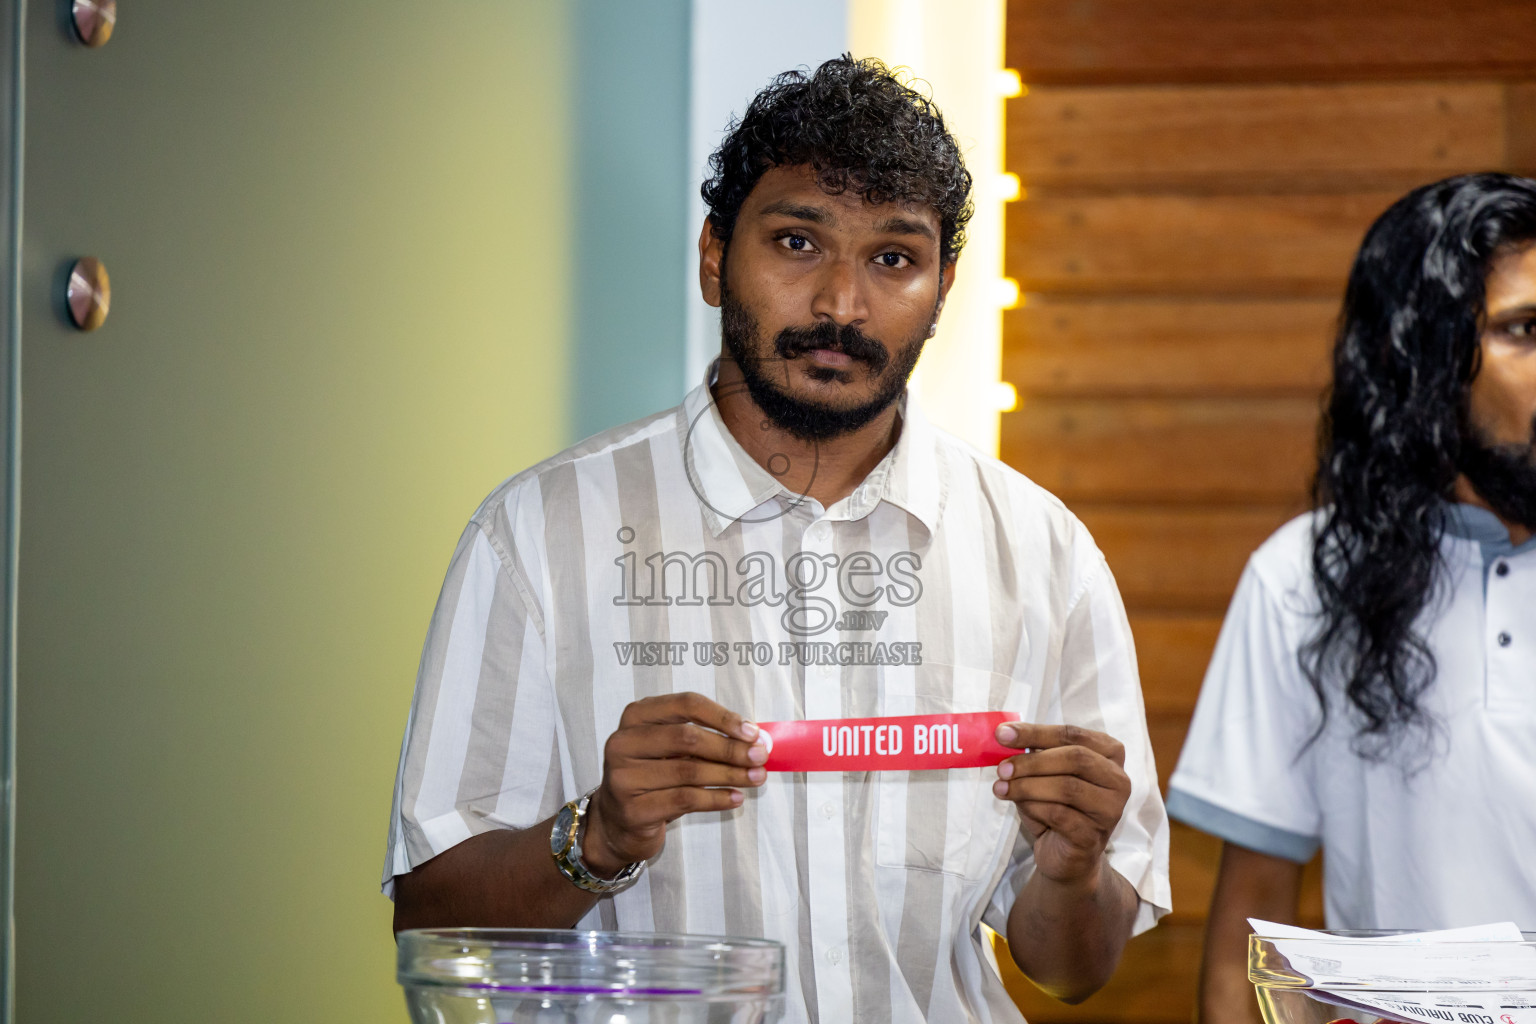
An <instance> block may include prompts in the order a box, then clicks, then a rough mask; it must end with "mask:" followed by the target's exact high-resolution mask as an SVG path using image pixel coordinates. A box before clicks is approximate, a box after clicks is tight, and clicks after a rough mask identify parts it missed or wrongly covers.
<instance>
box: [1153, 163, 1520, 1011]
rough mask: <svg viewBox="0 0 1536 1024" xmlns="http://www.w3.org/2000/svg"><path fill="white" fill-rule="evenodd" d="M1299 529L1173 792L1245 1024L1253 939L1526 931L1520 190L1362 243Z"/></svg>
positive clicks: (1386, 220)
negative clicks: (1311, 493)
mask: <svg viewBox="0 0 1536 1024" xmlns="http://www.w3.org/2000/svg"><path fill="white" fill-rule="evenodd" d="M1333 364H1334V371H1333V388H1332V393H1331V395H1330V398H1329V403H1328V409H1327V415H1326V417H1325V420H1324V430H1323V436H1322V444H1321V450H1320V456H1319V461H1318V467H1317V478H1316V485H1315V491H1316V493H1315V501H1316V510H1315V511H1313V512H1311V513H1309V514H1307V515H1304V516H1302V517H1300V518H1298V519H1296V520H1293V521H1292V522H1291V523H1289V524H1287V525H1286V526H1284V527H1282V528H1281V529H1280V531H1279V532H1278V533H1276V534H1275V535H1274V536H1273V537H1271V538H1270V539H1269V540H1268V541H1267V542H1265V544H1264V545H1263V546H1262V547H1261V548H1260V549H1259V550H1258V551H1257V552H1256V553H1255V554H1254V556H1253V557H1252V559H1250V561H1249V563H1248V567H1247V569H1246V571H1245V572H1244V574H1243V577H1242V580H1241V582H1240V583H1239V584H1238V587H1237V593H1236V594H1235V595H1234V596H1233V598H1232V606H1231V608H1230V609H1229V611H1228V612H1227V619H1226V622H1225V624H1224V625H1223V627H1222V631H1221V638H1220V640H1219V642H1218V643H1217V646H1216V653H1215V655H1214V657H1213V658H1212V661H1211V665H1210V668H1209V670H1208V671H1207V673H1206V678H1205V685H1204V688H1203V690H1202V692H1201V694H1200V701H1199V704H1198V706H1197V708H1196V711H1195V717H1194V722H1193V723H1192V725H1191V727H1190V732H1189V737H1188V739H1187V740H1186V741H1185V746H1184V751H1183V754H1182V756H1181V757H1180V760H1179V765H1178V769H1177V771H1175V772H1174V775H1173V779H1172V782H1171V784H1170V789H1169V797H1168V807H1169V811H1170V812H1171V813H1172V814H1173V815H1174V816H1175V817H1177V818H1180V819H1182V820H1184V821H1185V822H1187V823H1189V824H1191V825H1194V826H1196V827H1197V828H1201V829H1204V830H1205V831H1207V832H1211V833H1213V834H1214V835H1217V836H1219V837H1221V838H1222V839H1223V840H1225V843H1224V846H1223V853H1222V859H1221V870H1220V874H1219V876H1218V879H1217V883H1216V890H1215V896H1214V899H1213V903H1212V907H1211V916H1210V922H1209V925H1208V930H1207V937H1206V949H1205V964H1204V971H1203V975H1202V983H1201V997H1200V1006H1201V1013H1200V1017H1201V1019H1204V1020H1209V1021H1219V1022H1221V1024H1228V1022H1231V1021H1242V1020H1252V1021H1255V1022H1256V1021H1258V1020H1259V1013H1258V1008H1257V1006H1256V1005H1255V1002H1254V998H1253V988H1252V986H1251V985H1250V984H1249V983H1248V978H1247V969H1246V950H1247V936H1248V934H1249V931H1250V929H1249V926H1248V923H1247V919H1248V918H1249V917H1257V918H1262V919H1265V920H1272V921H1279V922H1282V923H1287V922H1292V921H1294V920H1295V918H1296V915H1297V909H1298V900H1299V896H1300V886H1301V873H1302V865H1303V864H1305V863H1306V862H1307V861H1308V860H1309V859H1310V858H1311V857H1312V855H1313V853H1315V852H1316V851H1317V849H1318V847H1319V846H1321V847H1322V849H1323V852H1324V871H1325V878H1324V896H1325V903H1326V909H1327V921H1328V925H1329V927H1333V928H1406V929H1437V928H1450V927H1456V926H1460V925H1472V924H1485V923H1488V922H1493V921H1509V920H1513V921H1514V922H1515V923H1517V924H1518V925H1519V926H1520V927H1521V928H1524V929H1527V930H1536V875H1533V872H1532V869H1531V851H1532V850H1533V849H1536V540H1533V539H1532V535H1533V532H1536V181H1530V180H1528V179H1525V178H1517V177H1512V176H1510V175H1505V174H1471V175H1464V176H1461V177H1457V178H1451V179H1448V180H1446V181H1441V182H1437V183H1435V184H1432V185H1426V186H1424V187H1423V188H1420V189H1417V190H1415V191H1413V192H1411V193H1409V194H1408V195H1407V196H1405V197H1404V198H1402V199H1400V200H1398V201H1397V202H1396V203H1395V204H1394V205H1393V206H1392V207H1391V208H1390V209H1389V210H1387V211H1386V212H1385V213H1384V214H1382V216H1381V217H1380V219H1378V220H1377V221H1376V223H1375V224H1374V225H1372V227H1371V229H1370V231H1369V232H1368V233H1367V234H1366V237H1365V241H1364V243H1363V244H1362V246H1361V248H1360V253H1359V255H1358V256H1357V257H1356V259H1355V264H1354V269H1353V270H1352V271H1351V273H1350V278H1349V285H1348V288H1347V290H1346V292H1345V297H1344V311H1343V316H1342V317H1341V319H1340V326H1339V333H1338V337H1337V341H1336V343H1335V346H1334V359H1333Z"/></svg>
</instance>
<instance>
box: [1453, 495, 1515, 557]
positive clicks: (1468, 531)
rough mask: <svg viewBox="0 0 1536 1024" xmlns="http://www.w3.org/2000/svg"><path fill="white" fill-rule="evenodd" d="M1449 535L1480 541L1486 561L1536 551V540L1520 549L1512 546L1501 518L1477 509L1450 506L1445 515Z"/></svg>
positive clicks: (1483, 509)
mask: <svg viewBox="0 0 1536 1024" xmlns="http://www.w3.org/2000/svg"><path fill="white" fill-rule="evenodd" d="M1445 532H1446V533H1447V534H1449V535H1450V536H1452V537H1459V538H1461V539H1462V540H1470V541H1476V542H1477V544H1478V545H1479V546H1480V547H1481V548H1482V551H1483V557H1484V558H1485V559H1487V558H1493V557H1496V556H1499V555H1511V554H1521V553H1523V552H1525V551H1528V550H1531V549H1533V548H1536V537H1533V538H1532V539H1530V540H1528V541H1526V542H1525V543H1524V544H1521V545H1520V546H1519V547H1516V546H1515V545H1514V544H1512V543H1511V542H1510V539H1509V530H1507V529H1505V527H1504V524H1503V523H1501V522H1499V517H1498V516H1496V515H1494V514H1493V513H1492V512H1490V511H1488V510H1487V509H1485V508H1481V507H1479V506H1477V505H1467V504H1464V503H1462V502H1448V503H1447V504H1446V512H1445Z"/></svg>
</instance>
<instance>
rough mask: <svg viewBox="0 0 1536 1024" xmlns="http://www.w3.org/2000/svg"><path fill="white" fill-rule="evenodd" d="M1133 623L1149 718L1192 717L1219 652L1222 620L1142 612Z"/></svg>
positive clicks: (1198, 615) (1190, 615) (1198, 616)
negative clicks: (1207, 669)
mask: <svg viewBox="0 0 1536 1024" xmlns="http://www.w3.org/2000/svg"><path fill="white" fill-rule="evenodd" d="M1130 619H1131V633H1132V635H1133V636H1134V637H1135V638H1136V663H1137V666H1138V667H1139V668H1140V669H1141V690H1142V695H1143V697H1144V698H1145V700H1146V705H1147V714H1149V715H1179V714H1183V715H1187V714H1189V709H1190V708H1192V707H1194V706H1195V698H1196V697H1197V696H1198V695H1199V693H1200V682H1201V680H1202V679H1203V678H1204V677H1205V666H1206V665H1207V664H1209V662H1210V660H1211V652H1212V651H1214V650H1215V649H1216V636H1217V634H1218V633H1219V632H1220V631H1221V616H1220V615H1215V614H1179V613H1176V612H1173V613H1169V612H1138V613H1136V614H1133V615H1131V616H1130Z"/></svg>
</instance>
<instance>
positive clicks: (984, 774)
mask: <svg viewBox="0 0 1536 1024" xmlns="http://www.w3.org/2000/svg"><path fill="white" fill-rule="evenodd" d="M682 690H694V691H697V692H700V693H703V694H704V695H706V696H709V697H712V698H714V699H715V700H717V701H719V702H720V703H721V704H724V705H725V706H726V707H729V708H731V709H733V710H736V711H738V712H740V713H742V714H744V715H746V716H748V717H749V718H753V719H755V720H757V721H783V720H789V719H804V718H809V719H817V718H845V717H865V716H879V715H911V714H923V713H935V712H944V711H989V710H999V711H1015V712H1017V713H1019V714H1021V715H1023V716H1024V717H1025V718H1027V719H1029V720H1031V721H1039V722H1062V721H1067V722H1072V723H1076V724H1079V725H1083V726H1086V727H1088V728H1092V729H1098V730H1101V731H1104V732H1108V733H1110V734H1111V735H1113V736H1115V737H1116V738H1117V739H1119V740H1120V741H1121V742H1122V743H1124V744H1125V749H1126V760H1125V769H1126V772H1127V773H1128V774H1129V775H1130V778H1131V783H1132V791H1131V795H1130V799H1129V802H1128V803H1127V804H1126V808H1125V812H1124V815H1123V816H1122V818H1121V820H1120V825H1119V827H1118V828H1116V829H1115V831H1114V834H1113V835H1112V837H1111V841H1110V845H1109V851H1108V856H1109V861H1110V864H1111V865H1112V866H1113V867H1114V868H1115V870H1117V871H1118V872H1119V873H1120V874H1121V875H1123V876H1124V877H1125V878H1126V879H1128V880H1129V881H1130V883H1131V885H1132V886H1134V887H1135V889H1136V892H1137V893H1138V895H1139V896H1140V899H1141V907H1140V910H1139V913H1138V915H1137V924H1136V927H1137V929H1138V930H1140V929H1144V928H1149V927H1151V926H1152V924H1153V922H1154V921H1155V920H1156V919H1157V917H1158V916H1159V915H1161V914H1163V913H1166V912H1167V908H1168V906H1169V897H1168V845H1167V844H1168V821H1167V817H1166V815H1165V813H1164V811H1163V805H1162V799H1161V797H1160V795H1159V794H1158V789H1157V772H1156V770H1155V768H1154V766H1153V762H1152V749H1151V745H1150V743H1149V742H1148V740H1147V731H1146V724H1145V719H1144V715H1143V711H1142V701H1141V690H1140V687H1139V686H1138V683H1137V675H1136V660H1135V654H1134V652H1133V650H1132V643H1131V634H1130V629H1129V626H1128V624H1127V622H1126V617H1125V612H1124V609H1123V608H1122V606H1121V603H1120V597H1119V594H1118V592H1117V591H1116V588H1115V582H1114V578H1113V577H1112V576H1111V575H1110V572H1109V568H1108V566H1107V565H1106V564H1105V562H1104V556H1103V555H1102V554H1100V552H1099V550H1098V548H1097V547H1095V546H1094V543H1093V541H1092V540H1091V539H1090V538H1089V536H1088V532H1087V531H1086V530H1085V529H1084V528H1083V526H1082V524H1081V523H1080V522H1078V520H1077V519H1076V518H1075V517H1074V516H1073V515H1072V514H1071V513H1070V512H1068V511H1067V510H1066V509H1065V508H1064V507H1063V506H1062V504H1061V503H1060V502H1059V501H1057V500H1056V499H1054V498H1052V497H1051V496H1050V495H1049V494H1046V493H1045V492H1044V491H1042V490H1041V489H1040V488H1039V487H1037V486H1035V485H1034V484H1032V483H1030V482H1029V481H1028V480H1026V479H1025V478H1024V477H1022V476H1020V475H1019V474H1018V473H1017V472H1015V471H1013V470H1012V469H1009V468H1008V467H1007V466H1005V465H1003V464H1002V463H1000V462H998V461H996V460H994V459H989V458H986V457H984V456H982V455H980V454H979V453H977V452H976V451H975V450H973V449H971V448H969V447H967V446H965V445H964V444H962V443H961V442H959V441H957V440H956V439H954V438H952V437H950V436H948V435H946V434H944V433H943V432H941V431H939V430H936V429H934V428H933V427H932V426H930V425H929V424H928V423H927V422H926V421H925V420H924V418H923V417H922V415H921V414H920V413H919V412H918V410H917V407H916V405H915V404H913V403H910V402H908V403H906V404H905V405H904V406H903V421H902V429H901V435H900V439H899V440H898V442H897V444H896V446H895V448H894V449H892V451H891V452H890V453H889V454H888V455H887V456H886V457H885V459H884V460H882V461H881V462H880V464H879V465H878V466H876V467H875V469H874V470H873V471H872V472H871V473H870V475H869V476H868V477H867V478H865V480H864V482H863V483H862V484H861V485H860V486H859V487H858V488H857V489H856V490H855V491H854V492H853V493H852V494H851V495H849V496H848V497H847V498H844V499H843V500H841V501H839V502H837V503H835V504H833V505H831V506H829V507H825V508H824V507H822V506H821V505H820V504H819V503H818V502H816V501H815V500H813V499H809V498H802V497H800V496H797V495H795V494H793V493H790V492H788V491H787V490H786V489H785V488H784V487H783V485H782V484H780V482H779V480H778V479H777V478H775V477H774V476H773V475H771V474H770V473H769V472H768V471H767V470H765V469H764V468H763V467H762V466H759V465H758V464H757V463H756V462H754V461H753V460H752V459H751V458H750V457H749V456H748V455H747V453H746V452H745V451H744V450H743V449H742V447H741V446H740V445H739V444H738V443H737V442H736V440H735V438H734V437H733V436H732V435H731V433H730V431H729V430H728V429H727V428H726V427H725V424H724V423H723V422H722V420H721V419H720V415H719V411H718V410H717V409H716V407H715V404H714V401H713V400H712V398H711V396H710V391H709V389H708V388H707V387H704V386H700V387H698V388H696V389H695V390H694V391H693V392H692V393H691V394H689V396H688V398H687V400H686V401H685V402H684V403H683V405H682V406H681V407H680V408H677V409H672V410H669V411H667V412H665V413H661V414H658V415H656V416H653V417H651V418H649V419H646V420H643V421H641V422H639V423H633V424H630V425H628V426H625V427H620V428H617V429H615V430H612V431H609V432H608V433H606V434H602V435H599V436H598V437H595V438H592V439H591V440H588V441H586V442H583V443H582V444H580V445H578V446H576V447H575V448H573V449H570V450H569V451H566V452H564V453H562V454H560V455H558V456H556V457H554V458H552V459H550V460H548V461H546V462H544V463H541V464H540V465H538V466H535V467H533V468H532V469H529V470H527V471H526V472H523V473H519V474H518V475H517V476H515V477H513V478H512V479H511V480H509V481H507V483H505V484H503V485H502V486H501V487H500V488H498V489H497V490H496V491H495V492H494V493H493V494H492V495H491V496H490V497H489V498H488V499H487V500H486V502H485V504H484V505H482V506H481V508H480V511H479V512H478V513H476V515H475V516H474V519H473V521H472V522H471V523H470V525H469V528H468V529H467V530H466V531H465V533H464V536H463V538H462V540H461V541H460V543H459V548H458V551H457V552H455V554H454V558H453V563H452V565H451V567H450V568H449V572H448V578H447V580H446V581H445V583H444V586H443V593H442V598H441V599H440V601H439V603H438V607H437V611H436V613H435V614H434V616H433V619H432V625H431V628H430V630H429V632H428V635H427V641H426V646H425V649H424V651H423V654H422V662H421V670H420V675H419V677H418V679H417V688H416V698H415V702H414V704H413V706H412V710H411V718H410V722H409V724H408V725H407V727H406V737H405V744H404V748H403V750H402V752H401V761H400V772H399V778H398V780H397V782H396V789H395V810H394V818H393V821H392V822H391V827H390V841H389V851H388V854H387V856H386V860H385V867H384V887H385V890H386V891H389V889H390V888H391V886H392V882H393V878H394V876H395V875H397V874H400V873H402V872H406V871H410V870H411V869H412V868H413V867H415V866H416V865H418V864H420V863H421V862H422V861H425V860H427V859H429V858H431V857H433V856H435V855H437V854H439V853H441V852H442V851H443V850H446V849H448V848H449V847H451V846H453V845H454V844H455V843H458V842H460V841H462V840H464V839H467V838H469V837H470V836H472V835H477V834H479V833H482V832H486V831H489V830H492V829H498V828H527V827H529V826H531V825H533V824H535V823H536V822H539V821H542V820H543V819H545V818H547V817H548V816H549V815H551V814H553V813H554V812H555V810H556V809H558V808H559V806H560V805H561V804H562V803H564V802H566V801H567V800H571V799H574V798H576V797H578V796H580V795H581V794H582V793H584V792H586V791H587V790H589V789H591V788H593V787H594V786H596V785H597V784H598V782H599V781H600V780H601V778H602V754H603V744H604V742H605V741H606V740H607V738H608V737H609V736H610V735H611V734H612V733H613V731H614V729H615V728H616V727H617V726H618V721H619V715H620V714H621V713H622V712H623V710H624V707H625V706H626V705H627V704H629V703H630V702H631V701H633V700H636V699H637V698H641V697H646V696H651V695H656V694H664V693H673V692H677V691H682ZM995 780H996V774H995V772H994V770H993V769H990V768H969V769H955V770H953V771H912V772H905V771H891V772H815V773H791V772H776V773H772V774H770V775H769V777H768V781H767V782H766V784H764V785H763V786H761V787H760V788H756V789H750V790H748V791H747V793H746V800H745V802H744V803H743V805H742V806H741V807H738V808H736V809H735V810H733V811H729V812H726V813H720V814H690V815H686V816H684V817H682V818H680V819H678V820H677V821H676V822H674V823H673V824H672V825H671V826H670V827H669V828H668V830H667V842H666V847H665V849H664V850H663V851H662V853H661V854H660V855H659V856H658V857H657V858H655V859H654V860H653V861H651V863H650V864H649V866H648V867H647V869H646V871H645V872H644V873H643V874H642V875H641V876H640V881H639V883H638V884H637V885H635V886H634V887H633V888H632V889H629V890H628V891H626V892H623V893H620V894H619V895H617V896H615V897H613V898H610V899H604V900H601V901H599V902H598V903H597V905H596V906H595V907H594V908H593V909H592V911H591V912H590V913H589V914H588V915H587V916H586V918H584V919H583V921H582V926H583V927H588V928H605V929H623V930H636V931H668V932H693V933H706V934H708V933H713V934H720V933H724V934H732V935H747V936H764V937H768V938H772V939H777V940H779V941H781V942H783V943H784V944H785V946H786V947H787V949H788V958H787V960H788V964H787V966H788V978H787V989H788V991H787V1000H786V1002H787V1006H786V1016H785V1020H786V1022H788V1024H803V1022H807V1021H822V1022H826V1024H844V1022H847V1021H880V1022H882V1024H884V1022H896V1024H918V1022H920V1021H942V1022H944V1024H959V1022H964V1021H992V1022H999V1024H1001V1022H1018V1021H1020V1020H1021V1019H1022V1018H1021V1016H1020V1014H1019V1011H1018V1008H1017V1007H1016V1006H1014V1004H1013V1002H1012V1000H1011V999H1010V998H1009V997H1008V994H1007V992H1006V991H1005V990H1004V988H1003V985H1002V982H1001V981H1000V980H999V978H998V976H997V974H996V972H995V971H994V969H993V967H992V966H991V963H990V960H989V956H990V946H989V944H988V942H987V939H986V936H985V935H984V933H983V932H982V930H981V924H982V922H983V921H986V922H987V923H988V924H990V925H992V926H993V927H995V928H1002V927H1005V926H1006V919H1007V916H1008V912H1009V909H1010V908H1011V906H1012V904H1013V902H1014V898H1015V896H1016V894H1017V893H1018V892H1019V890H1020V889H1021V888H1022V887H1023V885H1024V883H1025V882H1026V881H1027V880H1028V878H1029V877H1030V874H1031V872H1032V871H1033V869H1034V859H1033V856H1032V851H1031V847H1030V843H1029V841H1028V840H1027V838H1026V833H1025V832H1024V831H1023V829H1022V828H1021V827H1020V823H1019V817H1018V814H1017V812H1016V811H1015V809H1014V807H1013V806H1012V805H1011V804H1007V803H1004V802H1002V801H1000V800H998V799H997V797H995V796H994V795H993V794H992V783H993V782H994V781H995Z"/></svg>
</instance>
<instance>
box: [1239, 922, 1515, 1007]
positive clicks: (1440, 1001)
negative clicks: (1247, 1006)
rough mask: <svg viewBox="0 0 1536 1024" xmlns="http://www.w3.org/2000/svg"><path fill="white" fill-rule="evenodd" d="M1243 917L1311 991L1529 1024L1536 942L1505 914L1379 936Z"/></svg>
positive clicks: (1334, 998)
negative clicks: (1500, 918) (1493, 920)
mask: <svg viewBox="0 0 1536 1024" xmlns="http://www.w3.org/2000/svg"><path fill="white" fill-rule="evenodd" d="M1248 923H1249V924H1250V925H1252V926H1253V930H1254V934H1256V935H1259V936H1261V937H1263V938H1266V939H1270V940H1272V941H1273V944H1274V947H1275V951H1276V952H1277V953H1279V954H1280V955H1281V956H1283V957H1285V959H1286V960H1287V961H1288V962H1289V963H1290V965H1291V969H1292V970H1293V971H1295V972H1296V973H1297V974H1300V975H1302V976H1304V977H1306V978H1307V979H1308V981H1309V982H1310V983H1311V984H1312V986H1313V988H1312V989H1311V991H1310V992H1309V994H1310V995H1312V996H1314V997H1316V998H1318V999H1322V1000H1325V1001H1327V1002H1330V1003H1334V1004H1336V1005H1338V1006H1343V1007H1348V1008H1350V1009H1355V1010H1366V1011H1369V1012H1371V1013H1374V1014H1376V1015H1378V1016H1384V1017H1385V1019H1387V1020H1391V1021H1407V1022H1421V1021H1430V1022H1437V1024H1438V1022H1449V1024H1536V947H1533V946H1530V945H1526V944H1523V943H1522V942H1521V938H1522V937H1521V935H1520V929H1519V928H1517V927H1516V926H1515V925H1514V924H1512V923H1510V922H1504V923H1501V924H1489V925H1477V926H1474V927H1471V928H1450V929H1447V930H1445V931H1436V932H1412V933H1409V934H1404V935H1390V936H1382V937H1380V938H1346V937H1343V936H1338V935H1329V934H1328V933H1327V932H1315V931H1309V930H1308V929H1306V928H1296V927H1293V926H1291V925H1284V924H1275V923H1274V922H1271V921H1259V920H1255V919H1253V918H1250V919H1249V921H1248Z"/></svg>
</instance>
